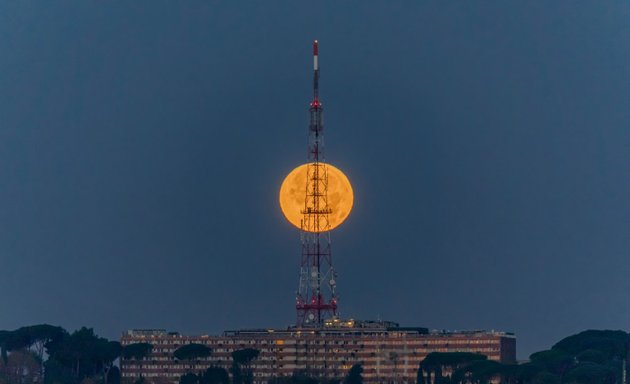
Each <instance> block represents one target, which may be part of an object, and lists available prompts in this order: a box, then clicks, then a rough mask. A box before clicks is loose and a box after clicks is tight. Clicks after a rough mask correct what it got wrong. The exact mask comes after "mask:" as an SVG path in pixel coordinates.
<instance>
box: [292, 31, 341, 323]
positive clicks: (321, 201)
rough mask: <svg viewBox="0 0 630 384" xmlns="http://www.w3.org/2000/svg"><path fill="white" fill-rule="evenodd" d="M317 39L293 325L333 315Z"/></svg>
mask: <svg viewBox="0 0 630 384" xmlns="http://www.w3.org/2000/svg"><path fill="white" fill-rule="evenodd" d="M317 56H318V47H317V40H315V41H314V42H313V101H312V102H311V105H310V108H309V112H310V124H309V128H308V132H309V134H308V165H307V177H306V200H305V203H304V209H303V210H302V211H301V213H302V216H303V218H302V222H301V230H302V231H301V239H302V261H301V267H300V284H299V288H298V292H297V297H296V306H295V307H296V309H297V326H298V327H321V326H322V325H323V323H324V320H326V319H330V318H336V317H337V296H336V294H335V286H336V277H337V276H336V273H335V270H334V268H333V265H332V252H331V246H330V223H329V215H330V213H331V209H330V207H329V206H328V173H327V169H326V168H327V167H326V163H325V158H324V124H323V121H322V113H323V107H322V104H321V102H320V101H319V64H318V62H317Z"/></svg>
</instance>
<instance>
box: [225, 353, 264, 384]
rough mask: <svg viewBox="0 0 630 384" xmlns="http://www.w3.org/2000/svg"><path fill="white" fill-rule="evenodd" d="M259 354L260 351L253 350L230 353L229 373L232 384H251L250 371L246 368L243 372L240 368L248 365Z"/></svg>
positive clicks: (251, 375)
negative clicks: (230, 364) (230, 365)
mask: <svg viewBox="0 0 630 384" xmlns="http://www.w3.org/2000/svg"><path fill="white" fill-rule="evenodd" d="M259 354H260V351H259V350H257V349H254V348H244V349H239V350H236V351H234V352H232V367H231V368H230V371H231V373H232V382H233V383H234V384H251V383H252V382H253V373H252V370H251V369H249V368H246V369H245V371H243V369H242V367H243V366H247V365H249V363H251V362H252V360H254V359H256V358H257V357H258V355H259Z"/></svg>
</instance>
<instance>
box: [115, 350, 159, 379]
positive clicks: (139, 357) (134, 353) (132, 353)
mask: <svg viewBox="0 0 630 384" xmlns="http://www.w3.org/2000/svg"><path fill="white" fill-rule="evenodd" d="M151 351H153V345H151V344H149V343H133V344H129V345H125V346H124V347H123V348H122V357H123V358H125V359H133V360H136V361H137V362H138V365H139V366H140V378H141V379H142V361H143V360H144V359H146V358H147V357H149V355H151Z"/></svg>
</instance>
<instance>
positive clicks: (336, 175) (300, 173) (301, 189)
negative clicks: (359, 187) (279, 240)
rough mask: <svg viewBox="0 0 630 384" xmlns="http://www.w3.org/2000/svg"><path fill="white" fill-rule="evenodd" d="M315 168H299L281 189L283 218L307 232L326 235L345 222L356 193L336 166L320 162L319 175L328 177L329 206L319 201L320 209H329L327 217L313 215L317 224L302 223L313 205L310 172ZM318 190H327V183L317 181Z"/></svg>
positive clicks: (291, 173)
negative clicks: (308, 183)
mask: <svg viewBox="0 0 630 384" xmlns="http://www.w3.org/2000/svg"><path fill="white" fill-rule="evenodd" d="M309 166H310V169H311V171H312V170H313V169H314V167H315V165H314V163H308V164H303V165H300V166H299V167H297V168H295V169H294V170H293V171H291V172H290V173H289V174H288V175H287V177H286V178H285V179H284V181H283V182H282V186H281V187H280V208H281V209H282V213H283V214H284V217H286V218H287V220H289V222H290V223H291V224H293V225H294V226H296V227H298V228H300V229H303V230H305V231H307V232H326V231H330V230H331V229H333V228H336V227H338V226H339V225H340V224H341V223H343V222H344V220H346V218H347V217H348V215H349V214H350V211H351V210H352V204H353V203H354V194H353V192H352V186H351V185H350V181H349V180H348V178H347V177H346V175H344V174H343V172H341V171H340V170H339V169H338V168H335V167H333V166H332V165H330V164H327V163H318V165H317V167H319V168H318V169H319V170H320V171H319V172H322V171H324V172H325V174H326V175H327V176H328V193H327V196H328V199H327V200H328V204H327V207H326V200H325V199H323V198H320V200H319V206H320V209H326V208H328V209H327V214H324V213H321V214H312V215H311V217H313V216H318V215H319V216H320V217H316V219H317V220H315V222H318V223H319V224H318V225H313V224H311V225H304V227H305V228H303V221H304V220H305V217H306V216H308V215H305V213H304V212H305V210H308V209H309V207H312V206H313V203H312V202H309V205H307V204H306V194H307V183H306V180H307V173H308V171H309ZM317 186H318V189H319V191H323V190H324V189H325V183H324V181H323V180H321V179H320V180H319V181H317Z"/></svg>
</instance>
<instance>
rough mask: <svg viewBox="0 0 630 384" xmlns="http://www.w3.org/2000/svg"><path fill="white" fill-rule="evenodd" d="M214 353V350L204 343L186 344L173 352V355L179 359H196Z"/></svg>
mask: <svg viewBox="0 0 630 384" xmlns="http://www.w3.org/2000/svg"><path fill="white" fill-rule="evenodd" d="M211 354H212V350H211V349H210V348H208V347H207V346H205V345H203V344H186V345H183V346H181V347H179V348H177V349H176V350H175V352H173V356H175V358H176V359H177V360H196V359H200V358H204V357H208V356H210V355H211Z"/></svg>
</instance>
